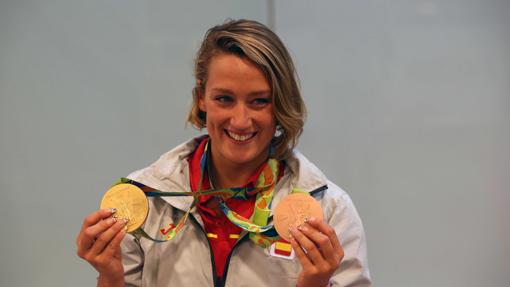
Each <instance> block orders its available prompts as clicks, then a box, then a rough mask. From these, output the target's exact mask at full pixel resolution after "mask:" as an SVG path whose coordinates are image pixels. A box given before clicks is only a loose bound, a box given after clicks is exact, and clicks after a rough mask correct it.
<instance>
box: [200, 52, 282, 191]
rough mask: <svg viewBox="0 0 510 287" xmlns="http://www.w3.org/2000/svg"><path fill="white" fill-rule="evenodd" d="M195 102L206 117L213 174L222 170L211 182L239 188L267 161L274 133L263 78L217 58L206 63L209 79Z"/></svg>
mask: <svg viewBox="0 0 510 287" xmlns="http://www.w3.org/2000/svg"><path fill="white" fill-rule="evenodd" d="M198 102H199V103H198V104H199V107H200V110H201V111H202V112H204V113H205V114H206V127H207V131H208V133H209V136H210V138H211V156H212V165H213V170H221V171H222V172H221V173H215V174H216V175H217V177H216V178H215V180H216V181H215V183H216V184H217V185H218V186H219V187H227V186H242V185H243V184H244V183H246V181H247V180H248V178H249V177H250V176H251V173H252V171H253V170H255V169H256V168H257V167H259V166H260V165H261V164H262V163H263V162H265V161H266V160H267V156H268V151H269V143H270V142H271V139H272V138H273V136H274V133H275V131H276V120H275V116H274V113H273V104H272V102H271V88H270V87H269V83H268V81H267V79H266V77H265V76H264V74H263V73H262V72H261V71H260V69H258V68H257V67H256V66H255V65H254V64H253V63H251V62H250V61H249V60H247V59H242V58H240V57H238V56H235V55H231V54H221V55H218V56H216V57H214V58H213V59H212V60H211V62H210V63H209V78H208V80H207V83H206V84H205V91H204V92H202V91H200V95H199V101H198Z"/></svg>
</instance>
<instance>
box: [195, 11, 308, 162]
mask: <svg viewBox="0 0 510 287" xmlns="http://www.w3.org/2000/svg"><path fill="white" fill-rule="evenodd" d="M219 54H234V55H237V56H239V57H241V58H247V59H249V60H250V61H251V62H252V63H254V64H255V65H256V66H257V67H258V68H260V70H261V71H262V72H263V73H264V75H265V76H266V79H267V80H268V82H269V85H270V87H271V93H272V103H273V107H274V109H273V110H274V114H275V118H276V122H277V134H276V135H275V137H274V138H273V142H272V145H273V147H274V151H273V155H272V156H273V157H275V158H277V159H285V158H287V157H288V156H289V155H290V154H291V152H292V149H293V148H294V147H295V146H296V144H297V141H298V138H299V136H300V135H301V133H302V132H303V126H304V122H305V118H306V107H305V104H304V101H303V98H302V97H301V92H300V90H299V85H298V81H297V74H296V72H295V68H294V64H293V62H292V58H291V57H290V55H289V52H288V51H287V49H286V48H285V46H284V45H283V43H282V41H281V40H280V38H278V36H277V35H276V34H275V33H274V32H273V31H271V30H270V29H269V28H268V27H266V26H264V25H263V24H261V23H259V22H256V21H252V20H228V21H226V22H225V23H224V24H221V25H218V26H214V27H212V28H211V29H209V30H208V31H207V33H206V34H205V37H204V40H203V41H202V45H201V47H200V49H199V50H198V52H197V56H196V59H195V68H194V76H195V79H196V86H195V87H194V88H193V103H192V106H191V110H190V112H189V115H188V122H190V123H191V124H192V125H193V126H195V127H196V128H198V129H203V128H205V127H206V113H205V112H203V111H201V110H200V108H199V106H198V102H199V98H200V95H201V94H203V93H205V83H206V82H207V72H208V66H209V63H210V61H211V59H212V58H213V57H214V56H217V55H219Z"/></svg>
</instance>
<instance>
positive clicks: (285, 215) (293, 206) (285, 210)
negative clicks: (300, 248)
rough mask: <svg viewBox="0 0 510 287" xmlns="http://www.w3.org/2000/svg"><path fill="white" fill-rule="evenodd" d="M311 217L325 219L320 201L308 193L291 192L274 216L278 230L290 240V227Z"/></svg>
mask: <svg viewBox="0 0 510 287" xmlns="http://www.w3.org/2000/svg"><path fill="white" fill-rule="evenodd" d="M310 217H315V218H317V219H319V220H323V219H324V216H323V215H322V209H321V206H320V204H319V202H318V201H317V200H315V199H314V198H313V197H312V196H311V195H309V194H308V193H293V194H289V195H287V196H285V197H284V198H283V199H282V201H281V202H280V203H279V204H278V206H277V207H276V209H275V212H274V216H273V218H274V226H275V228H276V232H278V234H279V235H280V236H281V237H282V238H283V239H285V240H287V241H290V232H289V228H290V227H294V228H297V227H298V226H300V225H302V224H303V223H304V222H305V220H306V219H308V218H310Z"/></svg>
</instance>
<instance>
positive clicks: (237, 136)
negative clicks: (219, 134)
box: [227, 131, 255, 141]
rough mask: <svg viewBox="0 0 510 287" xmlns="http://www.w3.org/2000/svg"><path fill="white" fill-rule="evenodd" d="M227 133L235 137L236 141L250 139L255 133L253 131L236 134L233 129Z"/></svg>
mask: <svg viewBox="0 0 510 287" xmlns="http://www.w3.org/2000/svg"><path fill="white" fill-rule="evenodd" d="M227 134H228V135H229V136H230V137H231V138H233V139H235V140H236V141H245V140H247V139H250V138H251V137H253V135H254V134H255V133H251V134H248V135H239V134H235V133H233V132H231V131H227Z"/></svg>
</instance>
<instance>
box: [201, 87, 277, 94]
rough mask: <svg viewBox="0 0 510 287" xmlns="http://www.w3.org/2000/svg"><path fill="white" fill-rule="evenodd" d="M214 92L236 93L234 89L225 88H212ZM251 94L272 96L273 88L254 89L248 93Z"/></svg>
mask: <svg viewBox="0 0 510 287" xmlns="http://www.w3.org/2000/svg"><path fill="white" fill-rule="evenodd" d="M211 90H212V91H213V92H216V93H225V94H234V92H233V91H231V90H229V89H225V88H212V89H211ZM248 95H249V96H270V95H271V90H260V91H253V92H250V93H249V94H248Z"/></svg>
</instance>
